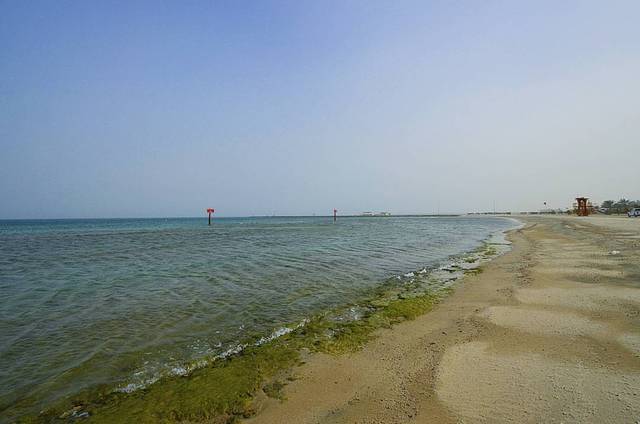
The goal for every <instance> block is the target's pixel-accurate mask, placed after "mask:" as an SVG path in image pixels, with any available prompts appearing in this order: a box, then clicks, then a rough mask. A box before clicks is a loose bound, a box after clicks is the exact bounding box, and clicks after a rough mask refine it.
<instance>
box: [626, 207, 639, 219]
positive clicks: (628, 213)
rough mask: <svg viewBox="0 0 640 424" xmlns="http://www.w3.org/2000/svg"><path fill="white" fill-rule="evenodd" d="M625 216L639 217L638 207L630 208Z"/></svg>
mask: <svg viewBox="0 0 640 424" xmlns="http://www.w3.org/2000/svg"><path fill="white" fill-rule="evenodd" d="M627 216H628V217H629V218H631V217H636V216H638V217H640V208H633V209H631V210H630V211H629V212H627Z"/></svg>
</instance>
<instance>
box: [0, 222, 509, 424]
mask: <svg viewBox="0 0 640 424" xmlns="http://www.w3.org/2000/svg"><path fill="white" fill-rule="evenodd" d="M516 225H517V223H516V222H515V221H514V220H511V219H507V218H500V217H467V216H460V217H428V216H405V217H341V218H338V220H337V222H334V221H333V218H332V217H251V218H215V219H214V220H213V222H212V225H211V226H209V225H207V219H206V218H204V219H203V218H169V219H82V220H5V221H0V364H2V366H1V367H0V381H1V382H2V384H0V421H4V420H2V418H4V419H7V418H8V417H9V418H11V419H14V418H15V417H18V416H20V415H21V414H27V413H29V414H32V413H37V412H38V411H39V410H41V409H43V408H45V407H46V406H47V405H48V404H51V403H53V402H55V401H56V400H58V399H60V398H62V397H65V396H69V395H73V394H75V393H78V392H81V391H82V390H84V389H88V388H92V387H96V386H101V387H107V388H110V390H114V391H124V392H131V391H135V390H139V389H141V388H143V387H145V386H148V385H150V384H153V383H154V382H156V381H157V380H158V379H159V378H161V377H163V376H166V375H184V374H186V373H188V372H189V370H190V369H193V364H195V363H198V361H202V360H210V359H211V358H217V359H219V360H223V359H224V358H225V357H227V356H229V355H232V354H234V353H235V352H237V351H238V347H239V346H242V343H243V340H248V339H250V338H252V339H254V340H255V338H256V336H263V337H264V338H265V339H264V340H269V339H270V338H272V337H275V336H277V335H278V334H280V333H279V332H282V331H283V329H284V330H285V331H286V329H287V328H291V325H292V323H297V322H304V320H305V319H306V318H308V317H310V316H313V315H314V314H318V313H322V312H323V311H327V310H331V309H334V308H339V307H341V306H344V305H350V304H354V303H357V301H358V299H361V298H363V297H364V296H366V295H367V294H368V293H370V292H371V291H372V290H374V289H376V288H377V287H379V286H380V285H381V284H383V283H386V284H388V282H389V281H394V280H393V279H394V278H397V281H398V284H402V283H403V279H404V278H405V276H406V275H413V274H412V272H413V271H414V270H419V269H421V270H437V269H442V267H443V266H446V265H447V263H448V262H450V261H451V260H452V258H455V257H459V256H460V255H463V254H464V253H465V252H469V251H471V250H473V249H476V248H478V247H479V246H481V245H482V244H483V242H484V241H486V240H487V239H489V238H490V237H492V236H495V235H496V234H500V233H502V232H504V231H505V230H508V229H510V228H514V227H515V226H516ZM159 384H160V383H159Z"/></svg>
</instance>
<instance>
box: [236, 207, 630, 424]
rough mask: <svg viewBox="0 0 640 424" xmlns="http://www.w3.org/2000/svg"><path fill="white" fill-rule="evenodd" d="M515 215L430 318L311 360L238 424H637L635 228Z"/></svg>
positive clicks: (625, 222)
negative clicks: (503, 249)
mask: <svg viewBox="0 0 640 424" xmlns="http://www.w3.org/2000/svg"><path fill="white" fill-rule="evenodd" d="M521 220H522V221H523V222H524V223H525V224H526V226H525V227H524V228H523V229H521V230H517V231H514V232H512V233H511V234H510V236H509V238H510V239H511V240H512V242H513V250H512V251H511V252H509V253H507V254H506V255H504V256H502V257H499V258H498V259H496V260H494V261H492V262H491V263H490V264H488V265H486V266H485V268H484V272H482V273H481V274H479V275H475V276H467V277H465V278H464V279H463V280H461V281H460V282H459V283H457V287H456V290H455V292H454V293H453V294H452V295H451V296H449V297H448V298H446V300H444V301H443V302H442V303H440V304H439V305H438V306H437V307H436V308H434V310H433V311H432V312H430V313H428V314H426V315H423V316H421V317H419V318H418V319H416V320H414V321H408V322H404V323H401V324H399V325H397V326H395V327H393V328H392V329H385V330H381V331H379V332H378V333H377V336H378V337H377V338H376V339H374V340H372V341H371V342H369V343H368V344H367V345H366V347H365V348H364V349H363V350H362V351H359V352H357V353H354V354H350V355H342V356H331V355H325V354H314V355H310V356H309V357H308V358H307V360H306V363H305V364H304V365H302V366H301V367H298V368H296V369H294V370H292V373H291V375H290V376H289V379H290V380H293V381H291V382H289V383H288V384H287V385H286V387H285V388H284V389H283V394H284V397H285V400H283V401H281V400H277V399H272V398H268V397H266V396H259V401H258V404H257V414H256V415H255V416H254V417H253V418H251V419H248V420H246V422H247V423H426V422H436V423H441V422H442V423H449V422H451V423H454V422H593V423H607V422H611V423H635V422H636V421H638V420H640V326H639V324H640V219H629V218H597V217H593V218H587V219H583V218H577V217H542V216H540V217H538V216H535V217H533V216H527V217H522V218H521ZM615 251H617V252H619V253H615ZM612 252H613V253H612ZM281 377H282V378H285V377H286V376H281Z"/></svg>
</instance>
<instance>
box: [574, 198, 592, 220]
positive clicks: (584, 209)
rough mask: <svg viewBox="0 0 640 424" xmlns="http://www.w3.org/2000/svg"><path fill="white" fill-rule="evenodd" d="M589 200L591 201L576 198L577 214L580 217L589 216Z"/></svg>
mask: <svg viewBox="0 0 640 424" xmlns="http://www.w3.org/2000/svg"><path fill="white" fill-rule="evenodd" d="M587 200H589V198H588V197H576V202H578V204H577V210H576V213H577V215H578V216H589V206H588V205H587Z"/></svg>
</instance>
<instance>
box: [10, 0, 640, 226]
mask: <svg viewBox="0 0 640 424" xmlns="http://www.w3.org/2000/svg"><path fill="white" fill-rule="evenodd" d="M638 16H640V2H638V1H628V2H624V1H607V2H603V1H593V2H590V1H563V2H558V1H530V2H524V1H523V2H520V1H518V2H513V1H455V2H453V1H425V0H421V1H409V0H399V1H372V0H366V1H348V0H344V1H330V0H322V1H309V0H303V1H299V0H292V1H273V2H270V1H228V2H226V1H224V2H223V1H201V2H200V1H174V2H170V1H166V2H165V1H149V2H145V1H89V2H87V1H42V2H38V1H29V2H22V1H14V0H0V219H3V218H7V219H10V218H89V217H156V216H200V215H204V214H205V209H206V208H207V207H213V208H215V209H216V215H218V216H248V215H265V214H268V215H271V214H279V215H311V214H330V213H331V212H332V210H333V208H337V209H338V210H339V213H343V214H348V213H359V212H362V211H389V212H392V213H394V214H405V213H435V212H441V213H445V212H447V213H462V212H471V211H485V210H493V208H494V205H495V208H496V209H498V210H511V211H527V210H538V209H540V208H543V207H544V206H543V202H547V205H548V206H549V207H554V208H555V207H558V208H565V207H568V206H570V205H571V202H572V199H573V198H574V197H576V196H577V195H583V196H588V197H590V198H592V199H594V201H596V202H599V201H602V200H606V199H618V198H620V197H626V198H633V199H638V198H640V166H639V158H640V78H639V75H640V25H638V20H637V17H638Z"/></svg>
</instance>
